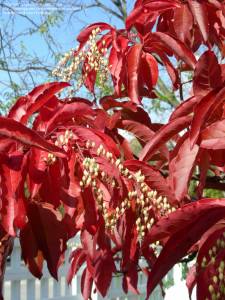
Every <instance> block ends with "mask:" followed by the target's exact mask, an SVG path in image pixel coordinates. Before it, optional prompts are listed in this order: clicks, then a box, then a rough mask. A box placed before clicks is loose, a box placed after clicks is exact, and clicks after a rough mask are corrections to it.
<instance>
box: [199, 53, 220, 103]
mask: <svg viewBox="0 0 225 300" xmlns="http://www.w3.org/2000/svg"><path fill="white" fill-rule="evenodd" d="M221 84H222V77H221V68H220V65H219V64H218V61H217V57H216V56H215V54H214V52H212V51H210V50H208V51H206V52H205V53H204V54H202V55H201V57H200V58H199V60H198V62H197V64H196V68H195V72H194V78H193V90H194V94H195V96H202V97H203V96H205V95H206V94H207V93H208V92H210V91H211V90H212V89H214V88H217V87H219V86H220V85H221Z"/></svg>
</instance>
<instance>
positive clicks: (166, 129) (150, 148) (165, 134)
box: [139, 116, 192, 160]
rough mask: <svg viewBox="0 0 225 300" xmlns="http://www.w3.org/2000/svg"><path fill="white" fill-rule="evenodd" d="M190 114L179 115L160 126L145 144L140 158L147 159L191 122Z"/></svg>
mask: <svg viewBox="0 0 225 300" xmlns="http://www.w3.org/2000/svg"><path fill="white" fill-rule="evenodd" d="M191 119H192V116H185V117H180V118H177V119H175V120H172V121H170V122H169V123H168V124H166V125H164V126H163V127H161V128H160V130H159V131H157V132H156V133H155V135H154V136H153V137H152V139H151V140H150V141H149V142H148V143H147V144H146V145H145V147H144V148H143V150H142V151H141V153H140V156H139V159H140V160H149V159H150V158H151V157H152V155H153V154H154V153H155V152H156V151H157V150H158V148H159V147H160V146H162V145H163V144H165V143H166V142H167V141H168V140H169V139H170V138H172V137H173V136H174V135H176V134H177V133H179V132H180V131H181V130H183V129H184V128H186V127H187V126H188V125H189V124H190V122H191Z"/></svg>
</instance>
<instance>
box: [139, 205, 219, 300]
mask: <svg viewBox="0 0 225 300" xmlns="http://www.w3.org/2000/svg"><path fill="white" fill-rule="evenodd" d="M224 212H225V199H203V200H199V201H197V202H196V203H191V204H188V205H185V206H184V207H183V208H181V209H178V210H177V211H176V212H174V213H171V214H170V215H169V216H168V217H165V218H161V220H160V221H159V222H158V223H157V224H156V225H155V226H153V227H152V230H151V231H150V235H149V237H148V241H147V240H146V241H145V243H146V245H148V244H149V242H150V241H155V239H161V238H162V237H163V236H170V238H169V240H168V242H167V243H166V245H165V246H164V247H163V249H162V251H161V253H160V255H159V257H158V258H157V260H156V262H155V264H154V266H153V268H152V270H151V272H150V274H149V278H148V285H147V297H149V295H150V293H151V292H152V291H153V289H154V288H155V287H156V285H157V284H158V283H159V282H160V280H161V279H162V278H163V277H164V276H165V275H166V274H167V272H168V271H169V270H170V269H171V268H172V266H173V265H174V264H175V263H177V262H178V261H179V260H180V259H181V258H182V257H183V256H184V255H186V253H187V251H188V250H189V249H190V248H191V246H193V245H194V244H195V243H196V242H197V241H198V240H199V239H200V238H201V236H202V234H203V233H204V232H206V231H207V230H208V229H209V228H210V227H211V226H212V225H214V224H215V223H216V222H218V220H220V219H222V218H224ZM177 245H179V247H177Z"/></svg>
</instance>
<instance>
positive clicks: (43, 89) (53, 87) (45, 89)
mask: <svg viewBox="0 0 225 300" xmlns="http://www.w3.org/2000/svg"><path fill="white" fill-rule="evenodd" d="M69 85H70V84H69V83H67V82H50V83H45V84H42V85H39V86H37V87H35V88H34V89H33V90H32V91H31V92H30V93H29V94H28V95H27V96H25V97H20V98H19V99H18V100H17V101H16V103H15V104H14V106H13V107H12V108H11V109H10V112H9V115H8V116H9V118H12V119H14V120H16V121H21V122H22V123H23V124H25V123H27V121H28V119H29V117H30V116H31V115H32V114H33V113H34V112H36V111H38V110H39V109H40V108H41V107H42V106H43V105H44V104H45V103H46V102H47V101H48V100H49V99H50V98H51V97H52V96H53V95H54V94H56V93H57V92H59V91H60V90H61V89H63V88H65V87H67V86H69Z"/></svg>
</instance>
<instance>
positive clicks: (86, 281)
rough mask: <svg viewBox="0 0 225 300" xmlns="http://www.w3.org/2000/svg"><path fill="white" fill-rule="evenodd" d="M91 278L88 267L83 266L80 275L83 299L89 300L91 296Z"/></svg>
mask: <svg viewBox="0 0 225 300" xmlns="http://www.w3.org/2000/svg"><path fill="white" fill-rule="evenodd" d="M92 285H93V279H92V276H91V273H90V272H89V271H88V268H85V269H84V271H83V273H82V277H81V292H82V295H83V297H84V300H89V299H90V296H91V291H92Z"/></svg>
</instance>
